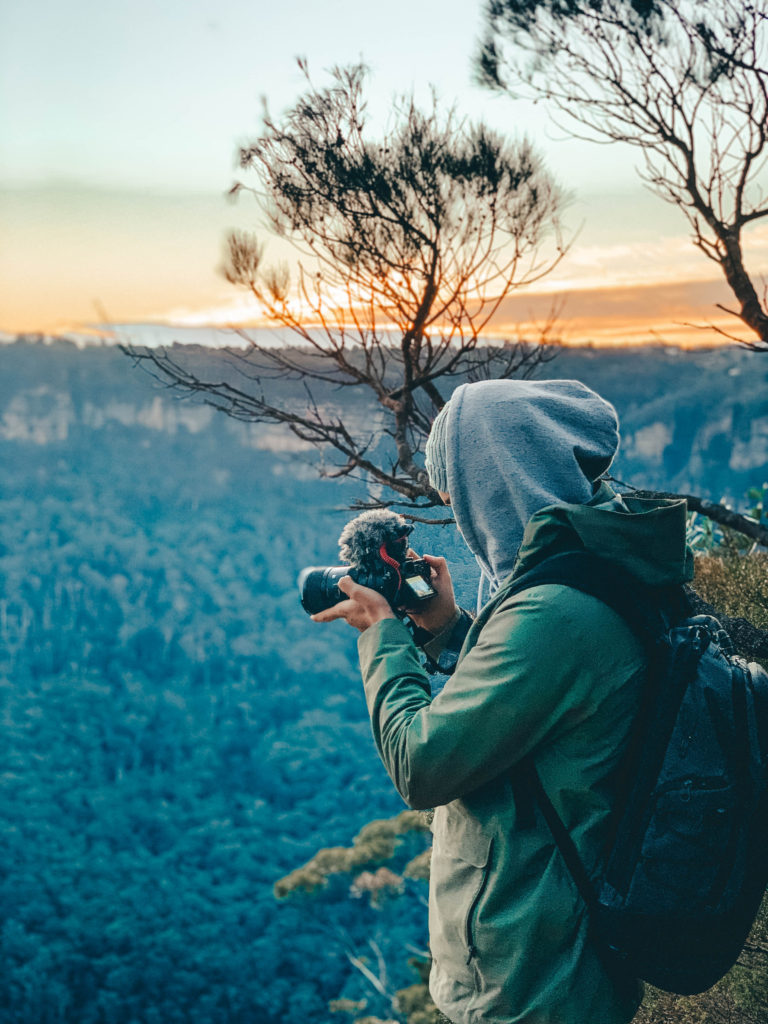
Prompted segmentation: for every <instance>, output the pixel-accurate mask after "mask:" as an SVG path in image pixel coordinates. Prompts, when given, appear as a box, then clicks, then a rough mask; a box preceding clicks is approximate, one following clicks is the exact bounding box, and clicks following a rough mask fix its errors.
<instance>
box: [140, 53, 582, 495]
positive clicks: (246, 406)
mask: <svg viewBox="0 0 768 1024" xmlns="http://www.w3.org/2000/svg"><path fill="white" fill-rule="evenodd" d="M304 71H305V74H306V68H304ZM365 75H366V71H365V68H364V67H363V66H362V65H355V66H351V67H348V68H337V69H335V70H334V71H333V72H332V75H331V83H330V85H329V86H328V87H326V88H316V87H314V86H313V85H312V83H311V81H310V80H309V77H308V76H307V83H308V89H307V92H306V93H305V94H304V95H303V96H302V97H301V98H300V99H299V100H298V102H297V103H296V104H295V105H294V106H293V107H292V108H291V109H290V110H289V111H288V112H287V113H286V114H285V116H284V117H282V118H281V119H279V120H277V119H273V118H272V117H271V116H270V115H269V114H268V112H266V111H265V115H264V120H263V129H262V134H261V136H260V137H259V138H258V139H257V140H256V141H255V142H254V143H253V144H252V145H249V146H247V147H245V148H244V149H243V150H242V152H241V165H242V168H243V170H248V171H253V172H255V183H254V184H253V185H246V184H244V183H238V184H236V185H235V186H234V188H233V190H232V191H233V193H235V194H237V193H242V192H246V191H247V192H250V193H251V194H253V195H254V196H255V197H256V199H257V201H258V207H259V210H260V211H261V213H262V215H265V216H266V219H267V222H268V226H269V227H270V228H271V230H272V232H274V233H275V234H276V235H278V236H279V237H282V238H285V239H287V240H289V241H290V242H291V243H292V244H293V245H294V246H295V247H296V249H297V250H298V252H299V254H300V257H301V258H300V262H299V264H298V272H297V276H296V280H295V281H293V282H292V281H291V275H290V274H289V271H288V270H287V268H285V267H278V268H274V267H267V266H265V263H264V247H263V245H262V244H261V243H260V242H259V240H258V239H257V238H256V236H254V235H252V234H247V233H235V234H233V235H232V236H231V237H230V238H229V242H228V251H227V258H226V264H225V266H224V268H223V269H224V273H225V274H226V277H227V278H228V280H229V281H231V282H232V283H233V284H236V285H238V286H242V287H244V288H246V289H247V290H248V291H249V292H250V293H251V294H252V295H253V296H254V297H255V299H256V300H257V302H258V305H259V307H260V309H261V311H262V313H263V314H264V315H265V316H266V317H267V318H268V320H269V321H270V322H271V323H273V324H275V325H278V326H280V327H282V328H288V329H289V330H290V332H292V336H293V338H294V341H295V344H293V345H292V346H291V347H285V346H282V345H265V344H263V343H260V342H259V341H258V340H256V339H254V338H253V337H249V336H248V335H247V333H243V335H242V337H243V339H244V340H245V341H246V342H247V346H248V347H247V349H246V350H245V351H243V350H240V351H238V350H237V349H232V350H231V351H230V353H229V362H230V372H229V373H228V374H224V375H222V376H220V377H213V378H212V377H210V376H208V377H206V376H204V375H203V374H202V373H201V370H200V367H199V366H194V367H191V366H190V365H189V363H188V362H186V361H185V359H184V358H183V357H182V356H181V354H180V351H181V350H180V349H178V348H174V349H171V350H160V351H159V350H151V349H144V350H139V349H131V350H130V351H131V354H132V355H133V356H134V357H135V358H136V359H137V360H139V361H140V362H142V363H143V364H144V365H145V366H146V367H147V368H149V369H150V370H151V371H152V372H154V373H155V374H156V375H157V376H159V378H160V379H161V380H163V381H165V382H167V383H170V384H171V385H173V386H175V387H177V388H180V389H182V390H186V391H188V392H194V393H197V394H200V395H202V396H203V397H204V399H205V400H206V401H207V402H209V403H211V404H212V405H214V406H216V407H218V408H220V409H223V410H224V411H225V412H227V413H228V414H229V415H231V416H234V417H237V418H240V419H246V420H249V421H255V422H262V423H278V424H282V425H284V426H285V427H286V428H287V429H288V430H290V431H292V432H293V434H294V435H296V436H297V437H298V438H300V439H301V440H302V441H305V442H309V443H311V444H313V445H315V446H317V447H318V448H320V449H322V450H326V451H327V450H329V449H330V450H333V451H334V452H335V453H336V455H337V457H340V458H337V462H336V465H335V466H334V467H333V468H332V469H329V470H327V471H326V473H327V475H334V476H350V475H352V476H355V475H365V476H366V477H367V479H368V480H369V482H374V483H375V484H378V485H381V486H384V487H386V488H389V489H391V490H392V491H394V492H395V493H396V494H398V495H400V496H401V497H402V499H403V503H404V504H410V505H416V506H418V507H422V506H431V505H435V504H437V503H438V502H439V499H438V497H437V495H436V493H435V492H434V491H433V490H432V489H431V488H430V486H429V482H428V479H427V475H426V472H425V471H424V469H423V467H422V466H420V465H419V461H418V455H419V452H420V451H421V450H422V446H423V442H424V439H425V437H426V436H427V434H428V432H429V429H430V424H431V421H432V419H433V418H434V416H435V414H436V413H437V411H438V410H439V409H440V408H441V407H442V406H443V404H444V402H445V400H446V398H447V397H448V395H449V390H452V387H453V386H454V385H455V383H456V381H457V378H461V379H477V378H480V377H490V376H493V377H510V376H512V375H530V374H531V373H532V372H533V371H534V370H535V369H536V367H537V366H538V365H540V364H541V363H542V362H544V361H546V360H548V359H550V358H552V356H553V355H554V354H555V353H556V347H554V346H552V345H549V346H547V345H544V344H542V342H543V341H544V340H546V335H547V331H548V328H549V326H551V325H545V326H544V327H543V328H542V337H541V338H539V339H537V341H536V342H535V343H534V342H531V341H521V340H517V341H514V342H506V343H502V342H499V343H497V344H494V345H489V344H484V343H483V342H482V341H481V336H482V333H483V332H484V331H485V330H487V328H488V325H489V321H490V319H491V317H492V316H493V314H494V312H495V311H496V310H497V309H498V307H499V305H500V303H501V302H502V301H503V300H504V298H505V297H506V296H508V295H509V293H510V292H511V291H512V290H513V289H516V288H519V287H521V286H522V285H525V284H530V283H532V282H533V281H536V280H538V279H539V278H540V277H542V276H543V275H544V274H546V273H547V272H548V271H549V270H551V269H552V268H553V267H554V266H555V265H556V263H557V262H558V261H559V259H560V258H561V256H562V254H563V251H564V246H563V243H562V240H561V234H560V221H559V214H560V210H561V207H562V203H563V196H562V194H561V192H560V190H559V189H558V188H557V186H556V185H555V184H554V182H553V181H552V179H551V177H550V176H549V175H548V174H547V172H546V171H545V170H544V168H543V167H542V165H541V163H540V161H539V159H538V158H537V156H536V155H535V154H534V152H533V151H532V149H531V147H530V146H529V145H528V144H527V143H525V142H522V143H518V144H513V143H510V142H509V141H507V140H504V139H502V138H501V137H500V136H497V135H496V134H494V133H492V132H491V131H490V130H488V129H487V128H486V127H485V126H483V125H482V124H477V125H475V124H469V123H466V122H464V121H462V120H460V119H459V118H458V117H457V115H456V114H455V112H453V111H448V112H447V113H445V114H443V113H441V112H440V110H439V108H438V104H437V101H436V99H435V98H433V103H432V107H431V109H429V110H427V111H426V112H424V111H422V110H420V109H419V108H418V107H417V106H416V104H415V103H414V101H413V100H412V99H404V100H403V101H401V102H400V103H399V104H397V105H396V106H395V108H394V111H393V114H392V119H391V126H390V127H389V128H388V129H387V130H386V131H385V132H384V134H383V135H382V137H381V138H380V139H378V140H371V139H370V138H369V136H368V130H367V114H366V106H365V102H364V97H363V86H364V82H365ZM547 238H549V240H550V241H551V247H550V248H549V249H548V255H547V256H544V255H542V243H543V241H544V240H545V239H547ZM232 368H234V369H232ZM235 371H236V372H235ZM276 378H277V379H280V380H283V381H285V380H297V381H300V382H301V383H302V385H303V391H302V394H303V398H302V399H301V400H298V398H297V396H296V395H294V396H293V400H291V401H288V402H285V403H283V404H281V399H280V398H279V397H276V394H277V393H279V391H280V389H278V388H275V387H274V385H271V383H270V382H272V381H274V380H275V379H276ZM330 388H334V389H339V388H341V389H357V392H358V393H360V392H363V393H365V394H367V395H368V396H369V397H370V399H371V400H372V407H373V408H374V409H377V410H378V413H377V414H376V416H374V417H373V421H372V417H371V416H369V417H368V419H367V421H366V423H365V424H364V425H362V426H361V425H360V424H358V425H357V426H355V425H354V424H352V423H351V418H350V417H349V416H347V415H345V416H344V417H342V416H341V414H338V413H335V412H334V411H333V404H332V403H329V402H328V397H327V396H328V394H329V389H330ZM382 433H383V434H384V435H386V436H387V437H388V438H389V445H388V448H387V446H386V445H384V446H382V445H381V444H380V443H379V442H380V439H381V435H382Z"/></svg>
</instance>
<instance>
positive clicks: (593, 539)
mask: <svg viewBox="0 0 768 1024" xmlns="http://www.w3.org/2000/svg"><path fill="white" fill-rule="evenodd" d="M687 511H688V510H687V505H686V503H685V501H684V500H682V499H681V500H674V499H658V500H653V499H646V498H632V497H629V496H626V495H624V496H619V495H617V494H614V492H613V491H612V490H611V488H610V487H609V486H608V484H606V483H603V484H602V485H601V487H600V490H599V491H598V493H597V494H596V495H595V496H594V498H593V499H592V500H591V501H590V502H588V503H587V504H586V505H575V504H562V505H556V506H552V507H550V508H544V509H541V510H540V511H539V512H537V513H535V514H534V515H533V516H532V517H531V520H530V521H529V523H528V526H527V527H526V530H525V535H524V537H523V543H522V545H521V547H520V557H519V559H518V563H517V565H516V566H515V576H518V575H520V574H522V573H524V572H527V571H528V569H532V568H533V567H534V565H536V564H537V563H538V562H540V561H541V560H542V559H543V558H545V557H548V556H550V555H554V554H559V553H560V552H563V551H573V550H586V551H589V552H591V553H592V554H594V555H597V556H599V557H600V558H603V559H605V560H606V561H609V562H613V563H614V564H615V565H617V566H619V567H620V568H622V569H624V570H625V571H626V572H629V573H631V574H632V575H633V576H635V577H637V579H639V580H641V582H643V583H646V584H648V585H649V586H653V587H664V586H671V585H676V584H680V583H686V582H688V581H689V580H691V579H693V553H692V551H691V549H690V548H689V547H688V545H687V543H686V524H687Z"/></svg>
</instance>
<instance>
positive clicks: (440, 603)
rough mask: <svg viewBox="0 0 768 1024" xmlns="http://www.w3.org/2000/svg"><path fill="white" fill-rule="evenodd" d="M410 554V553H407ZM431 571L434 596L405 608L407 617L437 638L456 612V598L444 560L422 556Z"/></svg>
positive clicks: (431, 556)
mask: <svg viewBox="0 0 768 1024" xmlns="http://www.w3.org/2000/svg"><path fill="white" fill-rule="evenodd" d="M409 554H410V552H409ZM422 558H423V559H424V561H425V562H426V563H427V565H428V566H429V568H430V571H431V578H430V581H429V582H430V583H431V584H432V589H433V590H434V591H435V596H434V597H431V598H430V599H429V600H428V601H424V602H423V604H420V605H418V606H416V607H414V608H406V609H405V611H406V612H407V614H408V617H409V618H410V619H411V621H412V622H414V623H415V624H416V625H417V626H420V627H421V628H422V629H426V631H427V632H428V633H431V634H432V635H433V636H437V635H438V634H439V633H442V631H443V630H444V629H445V627H446V626H447V625H448V623H449V622H450V621H451V619H452V618H453V617H454V615H455V614H456V612H457V611H458V607H457V605H456V598H455V597H454V594H453V581H452V580H451V573H450V570H449V569H448V563H447V562H446V560H445V559H444V558H438V557H436V556H435V555H422Z"/></svg>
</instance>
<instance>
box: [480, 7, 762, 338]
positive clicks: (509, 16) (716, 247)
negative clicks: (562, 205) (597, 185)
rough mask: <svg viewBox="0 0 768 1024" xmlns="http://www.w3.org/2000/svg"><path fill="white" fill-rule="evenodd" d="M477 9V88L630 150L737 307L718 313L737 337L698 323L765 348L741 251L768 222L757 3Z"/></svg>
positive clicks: (757, 302) (756, 298) (758, 301)
mask: <svg viewBox="0 0 768 1024" xmlns="http://www.w3.org/2000/svg"><path fill="white" fill-rule="evenodd" d="M486 13H487V17H486V26H487V38H486V40H485V43H484V45H483V47H482V49H481V52H480V54H479V56H478V58H477V61H476V70H477V72H478V76H479V78H480V79H481V80H482V81H484V82H485V83H486V84H488V85H490V86H492V87H495V88H501V89H508V90H510V91H514V90H516V89H530V90H532V92H533V94H534V95H535V96H537V97H540V98H543V99H545V100H547V101H551V103H552V105H553V107H554V109H555V110H556V111H558V112H559V114H558V118H560V117H562V119H563V122H564V123H565V124H567V125H568V126H569V127H571V128H574V127H575V131H576V133H577V134H580V135H581V136H582V137H586V138H589V139H593V140H596V141H600V142H625V143H628V144H629V145H632V146H635V147H636V148H637V149H639V151H640V153H641V155H642V159H643V167H642V170H641V171H640V173H641V176H642V177H643V178H644V180H645V181H646V182H647V183H648V184H649V186H650V187H651V189H652V190H653V191H655V192H656V193H657V194H658V195H659V196H661V198H662V199H664V200H665V201H667V202H669V203H672V204H673V205H675V206H676V207H677V208H678V209H679V210H680V211H681V213H682V214H683V215H684V216H685V218H686V219H687V220H688V223H689V225H690V229H691V235H692V240H693V243H694V245H696V246H697V247H698V248H699V249H700V250H701V252H703V253H704V255H705V256H706V257H707V258H708V259H710V260H712V261H713V262H714V263H715V264H716V265H717V266H718V267H719V268H720V270H721V272H722V273H723V274H724V276H725V278H726V281H727V282H728V285H729V287H730V289H731V291H732V293H733V295H734V298H735V300H736V307H735V308H733V309H730V308H726V307H724V306H721V307H719V308H721V309H723V310H724V311H725V312H726V313H729V314H732V315H733V316H734V317H737V318H738V319H739V320H740V321H741V322H742V324H743V325H744V326H745V327H746V328H748V331H749V334H748V335H747V336H746V337H745V336H743V335H742V334H741V333H738V334H735V333H731V332H730V331H724V330H722V329H721V328H719V327H716V326H713V325H708V326H710V327H712V328H713V329H714V330H716V331H718V333H720V334H721V335H724V336H725V337H727V338H729V339H731V340H733V341H737V342H740V343H741V344H743V345H747V346H748V347H750V348H752V349H754V350H756V351H761V352H768V290H766V286H765V284H764V283H763V286H762V294H760V293H759V292H758V287H757V286H756V284H755V280H754V275H752V274H750V272H749V270H748V269H747V266H746V264H745V259H744V251H743V238H744V231H745V229H747V228H749V227H750V226H752V225H754V224H756V223H757V222H758V221H761V220H765V219H766V218H768V195H767V194H766V192H767V190H766V160H767V158H768V0H487V5H486ZM755 336H756V337H755Z"/></svg>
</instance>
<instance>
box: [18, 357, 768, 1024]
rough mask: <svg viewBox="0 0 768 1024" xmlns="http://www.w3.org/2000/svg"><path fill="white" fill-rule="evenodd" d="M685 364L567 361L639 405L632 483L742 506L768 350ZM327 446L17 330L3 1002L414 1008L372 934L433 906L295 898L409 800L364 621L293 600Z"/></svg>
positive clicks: (154, 1015) (31, 1005)
mask: <svg viewBox="0 0 768 1024" xmlns="http://www.w3.org/2000/svg"><path fill="white" fill-rule="evenodd" d="M686 358H687V357H685V356H679V355H678V356H674V357H673V356H671V355H665V354H663V353H656V354H655V355H653V356H651V355H649V354H642V355H638V357H637V359H636V361H635V362H634V363H632V362H631V361H630V360H629V357H625V361H624V362H622V361H621V359H620V358H618V357H616V356H613V355H611V356H610V358H608V357H607V356H606V358H605V359H604V360H603V361H601V360H602V357H600V358H598V356H597V355H596V354H595V353H584V354H578V353H577V354H575V355H574V354H571V353H566V354H565V355H564V356H563V357H561V359H562V361H561V360H560V359H558V360H556V361H555V362H554V363H552V364H549V365H548V366H547V367H546V371H547V375H549V376H576V377H581V379H584V380H585V381H586V382H587V383H590V384H591V385H592V386H595V387H596V388H597V389H598V390H601V391H602V392H603V393H604V394H605V395H606V397H608V398H610V399H612V400H613V401H614V402H615V403H616V404H617V406H618V408H619V411H620V413H621V414H622V417H623V419H624V422H625V429H624V442H625V454H624V456H623V461H622V463H621V464H620V466H619V467H618V469H619V472H620V473H621V474H626V475H627V476H630V477H631V479H632V482H634V483H637V484H638V485H654V484H655V485H663V486H670V487H682V486H685V487H690V488H691V489H693V490H698V492H699V493H702V494H707V495H709V496H711V497H715V498H718V497H719V496H720V494H721V493H725V492H726V491H727V490H730V493H731V494H732V495H733V496H734V498H737V499H738V498H739V497H740V496H741V493H742V492H743V490H745V489H746V487H747V486H749V484H755V483H761V482H762V481H763V480H764V479H765V478H766V476H768V406H767V405H766V398H765V396H766V394H768V391H766V388H765V385H766V383H767V382H768V360H765V359H762V361H760V357H759V356H754V355H750V354H747V353H743V352H738V351H737V352H729V353H727V354H725V353H722V352H721V353H717V352H716V353H713V354H702V355H699V356H697V357H696V358H695V359H694V360H693V361H691V362H685V360H686ZM579 359H581V361H579ZM707 360H709V362H707ZM718 360H719V362H718ZM734 371H735V372H734ZM745 382H747V383H748V386H745ZM358 412H359V410H358ZM308 458H309V456H308V455H307V453H306V452H295V451H292V450H290V446H289V445H287V444H286V439H285V438H284V437H283V435H281V434H279V433H277V432H275V431H273V430H271V429H266V428H258V429H257V428H248V427H246V426H244V425H242V424H236V423H234V422H233V421H231V420H227V419H226V417H224V416H223V415H220V414H217V413H215V412H213V411H212V410H211V409H209V408H206V407H202V406H193V405H191V404H190V403H189V402H187V401H178V400H175V399H174V398H173V397H172V396H171V395H169V393H168V392H166V391H163V390H162V389H159V388H158V387H157V386H156V385H155V384H154V383H153V382H152V381H151V380H150V379H149V378H148V377H146V376H145V375H143V374H141V373H139V372H138V371H136V370H135V369H133V368H132V367H131V364H130V362H129V361H128V360H127V359H126V358H125V357H124V356H123V355H121V354H120V353H119V352H118V351H117V350H115V349H111V348H94V349H86V350H78V349H77V348H75V347H74V346H71V345H66V344H62V343H60V344H57V345H53V346H44V345H40V344H37V345H33V344H16V345H11V346H5V347H3V348H2V349H0V714H1V715H2V743H1V744H0V773H2V789H0V820H1V823H2V829H1V832H0V836H1V837H0V972H2V979H3V983H2V985H0V1024H6V1022H7V1024H11V1022H13V1024H17V1022H18V1024H49V1022H50V1024H54V1022H77V1024H92V1022H93V1024H97V1022H98V1024H101V1022H109V1024H133V1022H139V1021H140V1022H141V1024H177V1022H178V1024H181V1022H184V1024H216V1022H222V1024H225V1022H226V1024H230V1022H241V1021H242V1022H246V1021H247V1022H249V1024H273V1022H275V1024H276V1022H278V1021H279V1022H280V1024H305V1022H308V1021H312V1022H322V1021H326V1020H331V1019H338V1017H336V1018H331V1016H330V1013H329V1011H328V1006H327V1004H328V1001H329V1000H331V999H335V998H339V997H346V998H351V999H359V998H362V997H363V996H365V997H367V998H368V999H369V1012H378V1013H380V1014H381V1016H384V1017H386V1016H388V1011H387V1006H386V1003H384V1002H382V1001H379V1002H378V1003H377V1001H376V995H375V992H373V990H372V989H371V988H370V986H368V985H367V984H366V981H365V978H364V976H363V972H361V971H360V970H359V969H356V968H355V967H354V966H353V965H352V963H351V961H350V956H360V955H367V956H368V957H369V959H370V960H371V961H375V960H376V958H377V956H378V954H379V953H381V956H382V957H383V959H384V961H385V962H386V963H387V965H388V969H389V970H390V971H392V972H397V971H398V970H403V969H404V968H401V967H400V965H401V964H402V963H403V962H404V960H405V957H404V956H403V949H404V948H406V947H407V948H413V949H420V948H423V946H424V943H425V932H426V923H425V919H424V916H425V915H424V909H423V906H422V905H421V903H420V902H419V900H418V899H415V900H412V901H408V905H409V906H411V908H412V909H411V910H410V911H408V912H407V913H408V914H411V917H410V918H409V917H408V916H406V917H403V910H402V906H403V901H400V903H399V904H398V910H397V913H398V916H397V918H396V919H390V916H389V914H390V910H389V907H388V905H387V903H386V901H382V902H380V903H379V904H378V905H376V904H375V902H374V903H372V902H370V901H369V900H368V899H367V898H366V897H360V898H357V899H354V898H351V897H349V896H348V893H347V889H348V886H349V878H348V877H347V878H341V877H340V878H338V879H336V880H334V881H332V883H331V885H330V886H329V888H328V889H327V890H326V891H324V892H321V893H320V894H319V895H316V896H307V897H306V898H296V899H292V900H290V901H286V902H283V903H278V902H276V901H275V899H274V897H273V893H272V886H273V884H274V882H275V881H276V880H277V879H278V878H280V877H281V876H283V875H285V874H286V873H288V872H289V871H291V870H292V869H293V868H295V867H297V866H298V865H299V864H301V863H302V862H304V861H306V860H307V859H309V857H310V856H311V855H312V854H313V853H314V852H315V851H316V850H317V849H318V847H321V846H334V845H348V844H349V843H350V842H351V839H352V837H353V836H354V834H355V833H356V832H357V831H358V830H359V829H360V828H361V827H362V826H363V825H364V824H365V823H366V822H368V821H370V820H371V819H373V818H377V817H385V816H389V815H393V814H396V813H397V812H398V811H399V810H401V809H402V806H403V805H402V802H401V801H400V799H399V797H397V795H396V794H395V793H394V791H393V789H392V787H391V785H390V784H389V782H388V780H387V779H386V777H385V775H384V772H383V769H382V768H381V766H380V765H379V762H378V760H377V758H376V756H375V752H374V748H373V743H372V740H371V737H370V729H369V725H368V720H367V715H366V711H365V705H364V701H363V697H362V692H361V687H360V683H359V679H358V675H357V670H356V655H355V645H354V639H355V638H354V635H352V633H351V631H348V630H346V629H345V628H344V627H343V626H335V627H326V628H323V627H318V626H315V625H313V624H312V623H311V622H310V621H309V620H308V619H307V617H306V616H305V615H304V613H303V612H302V610H301V609H300V607H299V605H298V602H297V598H296V591H295V580H296V575H297V572H298V570H299V568H301V567H302V566H304V565H307V564H332V563H334V562H335V561H336V558H337V551H336V538H337V536H338V533H339V530H340V529H341V526H342V525H343V523H344V521H345V520H346V518H347V517H348V514H345V513H344V512H343V511H342V510H341V509H342V508H343V506H344V504H345V503H346V502H349V501H350V500H351V498H352V496H353V495H355V494H358V493H359V490H355V489H354V487H353V486H352V485H349V486H347V487H346V489H345V487H344V486H342V485H340V484H339V483H338V482H335V483H331V482H324V481H320V480H318V479H317V475H316V472H315V470H314V469H313V467H312V466H311V465H310V464H308V461H307V460H308ZM665 474H666V475H665ZM726 484H728V487H726ZM415 539H416V542H417V546H418V547H421V548H422V549H427V550H432V551H434V552H440V551H444V550H447V552H448V554H449V555H453V556H454V557H458V555H459V551H460V548H459V547H458V546H457V544H456V542H455V540H454V539H453V533H452V531H451V532H450V533H448V532H446V531H432V532H431V533H422V534H418V533H417V534H416V535H415ZM459 576H460V579H461V581H462V586H463V588H464V590H465V597H467V599H468V600H469V601H471V597H470V596H469V595H470V594H471V590H472V587H473V573H472V572H471V570H470V569H469V568H468V566H467V563H466V562H465V564H464V567H463V569H462V570H461V571H460V573H459ZM416 852H417V851H416ZM413 853H414V850H412V849H409V850H404V851H403V856H406V854H407V855H408V856H411V855H413ZM413 884H414V885H417V884H418V883H413ZM393 913H394V911H393ZM371 935H373V936H375V937H376V938H377V942H378V945H377V946H376V949H375V950H373V949H371V948H369V947H368V946H367V945H366V944H367V943H368V940H369V939H370V937H371ZM410 980H411V979H410V978H408V977H397V976H396V977H395V978H393V979H392V981H393V987H397V985H398V984H400V985H405V984H408V983H409V981H410Z"/></svg>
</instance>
